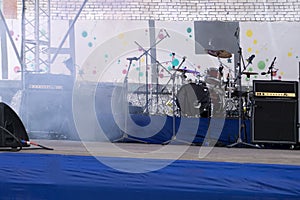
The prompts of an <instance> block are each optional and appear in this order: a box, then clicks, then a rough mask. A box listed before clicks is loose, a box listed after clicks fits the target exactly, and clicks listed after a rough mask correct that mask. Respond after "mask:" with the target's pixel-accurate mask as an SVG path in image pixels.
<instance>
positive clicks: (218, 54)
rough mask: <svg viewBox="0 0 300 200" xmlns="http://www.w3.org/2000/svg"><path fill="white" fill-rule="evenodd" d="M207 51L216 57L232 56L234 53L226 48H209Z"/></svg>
mask: <svg viewBox="0 0 300 200" xmlns="http://www.w3.org/2000/svg"><path fill="white" fill-rule="evenodd" d="M206 52H207V53H208V54H209V55H211V56H214V57H218V58H231V56H232V54H231V53H229V52H228V51H225V50H210V49H207V50H206Z"/></svg>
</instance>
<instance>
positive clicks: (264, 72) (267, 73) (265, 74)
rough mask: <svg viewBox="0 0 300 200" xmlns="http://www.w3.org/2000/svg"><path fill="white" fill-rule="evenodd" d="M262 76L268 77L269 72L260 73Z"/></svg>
mask: <svg viewBox="0 0 300 200" xmlns="http://www.w3.org/2000/svg"><path fill="white" fill-rule="evenodd" d="M260 74H261V75H266V74H269V72H262V73H260Z"/></svg>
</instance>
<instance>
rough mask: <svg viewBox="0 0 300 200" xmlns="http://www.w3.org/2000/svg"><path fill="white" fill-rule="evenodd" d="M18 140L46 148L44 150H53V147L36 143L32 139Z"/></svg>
mask: <svg viewBox="0 0 300 200" xmlns="http://www.w3.org/2000/svg"><path fill="white" fill-rule="evenodd" d="M20 142H21V143H23V144H27V145H34V146H38V147H41V148H42V149H46V150H54V149H53V148H50V147H46V146H44V145H41V144H38V143H35V142H32V141H26V140H21V141H20Z"/></svg>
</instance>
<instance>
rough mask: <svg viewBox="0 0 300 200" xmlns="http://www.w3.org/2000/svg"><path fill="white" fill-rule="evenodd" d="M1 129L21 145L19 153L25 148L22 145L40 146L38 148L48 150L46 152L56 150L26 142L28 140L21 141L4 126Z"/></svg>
mask: <svg viewBox="0 0 300 200" xmlns="http://www.w3.org/2000/svg"><path fill="white" fill-rule="evenodd" d="M0 128H1V129H2V130H4V131H5V132H6V133H8V134H9V135H10V136H12V137H13V138H14V139H15V140H16V141H17V142H18V143H19V145H20V147H19V149H18V148H17V151H21V150H22V148H23V145H22V144H27V145H34V146H38V147H41V148H42V149H46V150H54V149H53V148H50V147H46V146H44V145H41V144H38V143H35V142H31V141H26V140H22V139H21V140H20V139H19V138H17V137H16V136H15V135H14V134H13V133H11V132H10V131H9V130H7V129H6V128H4V127H3V126H0Z"/></svg>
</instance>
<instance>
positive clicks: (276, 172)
mask: <svg viewBox="0 0 300 200" xmlns="http://www.w3.org/2000/svg"><path fill="white" fill-rule="evenodd" d="M35 142H37V143H39V144H42V145H44V146H47V147H52V148H54V150H52V151H51V150H43V149H38V148H35V147H34V146H31V147H29V148H23V149H22V150H21V151H19V152H7V151H2V153H1V154H0V157H1V158H0V162H1V164H0V166H1V174H0V177H1V178H0V180H1V184H0V185H1V191H0V193H1V199H31V200H32V199H299V196H300V189H299V188H300V184H299V181H298V180H299V178H300V154H299V151H298V150H289V149H282V150H280V149H262V148H261V149H257V148H227V147H213V148H212V147H201V146H188V145H185V144H168V145H161V144H139V143H109V142H80V141H67V140H37V141H35ZM166 146H168V147H169V148H170V149H171V151H159V149H161V148H165V147H166ZM115 147H117V149H116V148H115ZM182 148H186V151H184V152H181V151H182ZM120 149H122V150H120ZM149 152H152V153H149ZM153 152H154V153H153ZM199 152H202V153H203V152H206V153H207V154H206V155H205V156H204V157H201V155H204V154H202V153H199ZM178 153H182V154H181V156H179V158H178V159H176V160H175V159H173V158H174V155H175V154H178ZM199 156H200V157H199ZM165 163H169V164H167V165H165ZM113 165H115V166H119V167H120V168H122V170H123V169H125V170H127V171H128V172H126V171H122V170H121V171H120V170H117V169H114V168H112V167H110V166H113ZM163 165H165V166H163ZM160 166H163V167H160ZM155 168H157V170H153V169H155ZM141 169H143V170H149V171H148V172H145V173H138V171H139V170H141ZM129 171H131V172H129Z"/></svg>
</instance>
